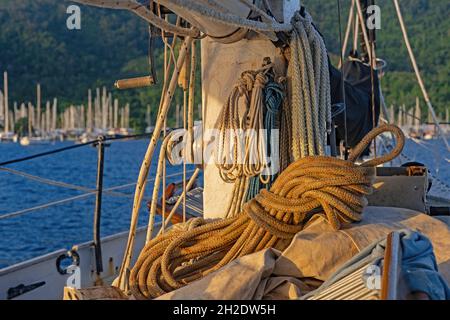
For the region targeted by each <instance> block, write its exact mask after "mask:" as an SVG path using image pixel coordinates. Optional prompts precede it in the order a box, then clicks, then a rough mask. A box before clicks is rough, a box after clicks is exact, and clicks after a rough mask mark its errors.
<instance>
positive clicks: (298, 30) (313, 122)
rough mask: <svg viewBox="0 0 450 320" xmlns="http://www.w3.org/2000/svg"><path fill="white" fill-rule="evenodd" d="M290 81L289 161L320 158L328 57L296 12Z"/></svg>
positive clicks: (327, 104) (327, 110) (327, 107)
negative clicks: (290, 131) (290, 152)
mask: <svg viewBox="0 0 450 320" xmlns="http://www.w3.org/2000/svg"><path fill="white" fill-rule="evenodd" d="M292 24H293V27H294V31H293V32H292V36H291V44H290V50H291V58H290V63H289V69H288V74H289V77H290V78H291V83H292V88H291V94H290V97H291V109H292V133H293V134H292V136H293V141H292V154H293V160H298V159H299V158H302V157H306V156H313V155H324V154H325V146H326V131H327V122H331V89H330V76H329V69H328V56H327V51H326V47H325V43H324V42H323V39H322V37H321V36H320V34H319V33H318V32H317V30H316V29H315V28H314V26H313V25H312V18H311V16H310V15H309V14H308V13H305V18H303V17H302V16H301V15H300V14H299V13H298V12H297V13H296V14H295V15H294V17H293V18H292Z"/></svg>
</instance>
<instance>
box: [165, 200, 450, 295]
mask: <svg viewBox="0 0 450 320" xmlns="http://www.w3.org/2000/svg"><path fill="white" fill-rule="evenodd" d="M402 229H411V230H415V231H418V232H421V233H423V234H424V235H426V236H427V237H428V238H429V239H430V240H431V242H432V244H433V247H434V253H435V255H436V259H437V263H438V267H439V272H440V273H441V274H442V276H443V277H444V279H445V280H446V281H447V283H450V241H449V239H450V229H449V225H448V224H446V223H445V222H443V221H441V220H438V219H435V218H432V217H430V216H428V215H425V214H423V213H420V212H416V211H412V210H407V209H398V208H383V207H368V208H366V210H365V212H364V215H363V220H362V222H360V223H355V224H353V225H350V226H347V227H346V228H344V229H343V230H340V231H334V230H333V229H332V228H331V227H330V226H329V225H328V224H327V223H326V222H325V219H324V218H323V217H321V216H315V217H314V218H313V219H312V220H311V221H310V222H309V223H308V225H307V227H306V228H305V229H304V230H303V231H301V232H299V233H298V234H297V235H296V236H295V238H294V239H293V241H292V243H291V244H290V246H289V247H288V248H287V249H286V250H285V251H284V252H282V253H281V252H278V251H276V250H274V249H268V250H264V251H260V252H257V253H255V254H252V255H248V256H245V257H242V258H240V259H238V260H235V261H233V262H232V263H230V264H228V265H227V266H225V267H224V268H222V269H220V270H219V271H217V272H215V273H212V274H210V275H208V276H207V277H205V278H204V279H202V280H199V281H197V282H194V283H192V284H190V285H189V286H186V287H184V288H181V289H179V290H176V291H173V292H171V293H168V294H166V295H164V296H161V297H160V298H159V299H174V300H180V299H187V300H190V299H195V300H197V299H201V300H202V299H225V300H228V299H230V300H234V299H235V300H249V299H252V300H261V299H296V298H299V297H301V296H302V295H304V294H306V293H308V292H310V291H312V290H314V289H316V288H317V287H318V286H319V285H320V284H321V283H322V281H325V280H327V279H328V278H329V277H330V276H331V275H332V274H333V273H334V272H335V271H336V270H338V269H339V268H340V266H342V265H343V264H344V263H345V262H347V261H348V260H350V259H351V258H352V257H354V256H355V255H356V254H358V253H359V252H361V251H362V250H363V249H364V248H366V247H367V246H369V245H370V244H372V243H374V242H376V241H379V240H381V239H383V238H385V237H386V236H387V235H388V234H389V233H391V232H392V231H397V230H402Z"/></svg>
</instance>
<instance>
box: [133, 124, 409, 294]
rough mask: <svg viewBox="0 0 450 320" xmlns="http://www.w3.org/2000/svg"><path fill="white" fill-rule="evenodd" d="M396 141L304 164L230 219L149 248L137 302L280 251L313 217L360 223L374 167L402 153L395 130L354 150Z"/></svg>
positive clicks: (138, 267)
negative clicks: (380, 152)
mask: <svg viewBox="0 0 450 320" xmlns="http://www.w3.org/2000/svg"><path fill="white" fill-rule="evenodd" d="M387 131H390V132H392V133H394V134H395V135H396V137H397V146H396V148H395V151H393V152H392V153H390V154H388V155H386V156H384V157H382V158H380V159H375V160H373V161H369V162H366V163H364V164H362V165H356V164H355V163H354V162H351V161H345V160H340V159H335V158H330V157H323V156H316V157H306V158H302V159H300V160H298V161H296V162H294V163H292V164H291V165H290V166H289V167H288V168H287V169H286V170H285V171H283V172H282V173H281V174H280V175H279V177H278V178H277V179H276V180H275V182H274V184H273V185H272V187H271V188H270V190H262V191H261V193H260V194H259V195H257V196H256V197H255V199H253V200H251V201H249V202H247V203H246V204H245V205H244V206H243V210H242V212H241V214H239V215H238V216H237V217H234V218H228V219H224V220H217V221H213V222H209V223H205V224H203V225H201V226H199V227H197V228H194V229H191V230H189V231H178V230H173V231H170V232H168V233H166V234H163V235H161V236H159V237H157V238H155V239H153V240H152V241H150V242H149V243H148V244H147V245H146V246H145V247H144V249H143V251H142V252H141V254H140V256H139V258H138V260H137V262H136V264H135V266H134V268H133V269H132V271H131V274H130V290H131V293H132V294H133V296H134V297H135V298H137V299H148V298H155V297H158V296H160V295H162V294H164V293H167V292H170V291H173V290H176V289H178V288H181V287H183V286H185V285H187V284H189V283H190V282H192V281H195V280H198V279H200V278H202V277H204V276H206V275H208V274H210V273H211V272H214V271H216V270H218V269H219V268H221V267H223V266H225V265H226V264H228V263H229V262H231V261H232V260H234V259H236V258H239V257H242V256H244V255H247V254H250V253H253V252H257V251H260V250H263V249H265V248H269V247H277V248H278V249H280V250H282V249H284V248H285V247H286V246H287V245H288V244H289V240H291V239H292V237H293V236H294V235H295V234H296V233H298V232H299V231H301V230H302V228H303V226H304V224H305V223H306V222H307V221H308V219H309V218H310V217H311V216H312V215H314V214H322V215H325V216H326V218H327V221H328V222H329V223H330V224H331V226H333V228H335V229H339V228H340V227H341V225H342V224H345V223H351V222H354V221H360V219H361V213H362V211H363V209H364V207H365V206H366V205H367V199H366V195H368V194H370V192H371V190H372V181H373V176H374V169H373V168H372V167H371V165H372V164H378V163H381V162H385V161H391V160H392V159H394V158H395V157H396V156H397V155H398V154H399V150H400V151H401V150H402V149H403V146H404V143H405V139H404V136H403V134H402V133H401V130H399V129H398V128H397V127H395V126H392V125H386V126H383V127H380V128H377V129H375V130H374V131H372V132H371V133H369V135H368V136H367V137H366V138H365V139H364V140H363V141H361V143H360V144H359V145H358V146H357V147H356V148H355V153H354V154H353V155H352V157H351V159H353V160H355V159H356V158H358V156H359V154H358V153H359V152H360V150H364V149H365V148H366V147H367V143H368V142H369V143H370V141H371V139H374V138H375V137H376V136H377V135H378V134H381V133H383V132H387Z"/></svg>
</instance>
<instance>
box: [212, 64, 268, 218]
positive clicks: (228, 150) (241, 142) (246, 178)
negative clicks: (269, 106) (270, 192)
mask: <svg viewBox="0 0 450 320" xmlns="http://www.w3.org/2000/svg"><path fill="white" fill-rule="evenodd" d="M272 66H273V65H272V64H271V63H268V64H266V65H265V66H264V67H263V68H261V69H260V70H257V71H245V72H243V73H242V74H241V77H240V78H239V80H238V81H237V83H236V85H235V86H234V87H233V89H232V91H231V93H230V96H229V97H228V99H227V102H226V103H225V105H224V107H223V109H222V111H221V114H220V116H219V118H218V119H217V122H216V129H217V130H218V139H217V140H216V145H215V161H216V166H217V167H218V169H219V174H220V177H221V178H222V180H223V181H225V182H227V183H234V187H233V192H232V199H231V201H230V202H229V207H228V208H227V217H234V216H236V215H237V214H239V212H240V211H241V208H242V204H243V203H244V201H245V196H246V193H247V190H248V186H249V182H250V178H252V177H255V176H258V175H259V174H261V173H262V172H263V171H264V170H265V169H267V168H268V165H269V164H268V159H267V151H266V147H267V146H266V140H267V139H266V136H265V132H264V108H265V105H264V104H265V101H264V88H265V86H266V84H267V82H268V80H269V79H268V76H267V72H268V71H269V70H271V68H272ZM240 102H242V105H243V107H244V108H243V112H242V114H240V112H239V111H240V110H239V109H240V105H239V103H240Z"/></svg>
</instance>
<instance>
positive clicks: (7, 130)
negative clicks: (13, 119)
mask: <svg viewBox="0 0 450 320" xmlns="http://www.w3.org/2000/svg"><path fill="white" fill-rule="evenodd" d="M3 89H4V90H5V92H4V96H5V103H4V108H5V133H8V132H9V121H10V119H9V107H8V72H6V71H5V72H4V73H3Z"/></svg>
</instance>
